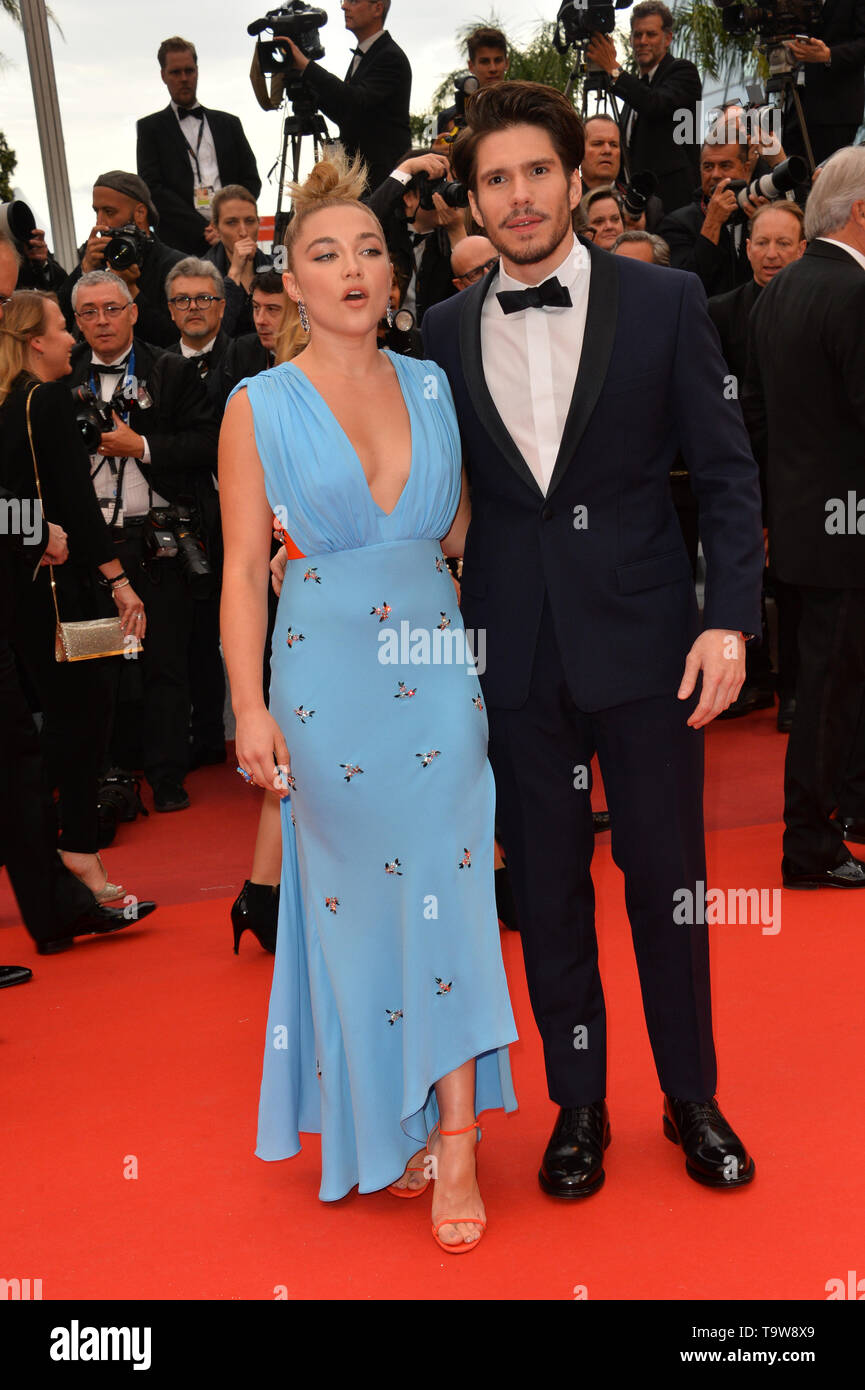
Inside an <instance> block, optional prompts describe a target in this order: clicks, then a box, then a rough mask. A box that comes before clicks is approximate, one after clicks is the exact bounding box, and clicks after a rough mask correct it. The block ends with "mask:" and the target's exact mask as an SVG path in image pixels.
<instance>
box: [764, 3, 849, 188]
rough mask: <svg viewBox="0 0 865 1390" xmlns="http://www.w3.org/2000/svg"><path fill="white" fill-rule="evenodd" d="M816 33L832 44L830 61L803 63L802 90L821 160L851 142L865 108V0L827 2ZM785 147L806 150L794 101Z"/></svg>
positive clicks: (787, 113)
mask: <svg viewBox="0 0 865 1390" xmlns="http://www.w3.org/2000/svg"><path fill="white" fill-rule="evenodd" d="M814 37H815V38H817V39H822V40H823V42H824V43H825V44H827V45H828V46H829V49H830V52H831V56H832V61H831V65H830V66H829V67H828V68H827V67H826V65H825V64H824V63H804V64H803V68H804V72H805V83H804V86H802V87H800V88H799V95H800V97H801V99H802V109H803V111H804V113H805V124H806V125H807V127H808V135H809V137H810V139H811V145H812V148H813V151H814V159H815V161H816V163H817V164H819V163H820V162H821V161H822V160H824V159H826V158H828V156H829V155H830V154H833V153H834V151H835V150H837V149H840V148H841V147H842V146H843V145H851V144H852V143H853V141H854V139H855V137H856V131H857V129H858V128H859V126H860V124H861V122H862V114H863V108H865V0H826V3H825V4H824V6H823V9H822V11H821V14H820V17H819V19H818V21H817V24H816V27H815V30H814ZM782 139H783V144H784V149H785V151H786V153H787V154H788V155H789V154H804V153H805V146H804V143H803V141H802V133H801V131H800V129H799V120H798V117H797V115H796V112H795V108H794V106H793V104H792V101H791V102H789V103H788V107H787V109H786V110H785V112H784V125H783V132H782Z"/></svg>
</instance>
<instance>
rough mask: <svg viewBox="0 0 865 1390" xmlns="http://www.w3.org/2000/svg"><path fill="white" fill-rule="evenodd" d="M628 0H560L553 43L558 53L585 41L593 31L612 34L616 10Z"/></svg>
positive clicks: (587, 40) (629, 2)
mask: <svg viewBox="0 0 865 1390" xmlns="http://www.w3.org/2000/svg"><path fill="white" fill-rule="evenodd" d="M630 4H631V0H582V2H581V3H580V0H562V4H561V5H560V6H559V13H558V14H557V15H556V27H555V29H554V31H553V47H554V48H555V49H556V51H557V52H558V53H567V51H568V49H569V48H575V47H577V46H579V45H580V44H587V43H588V42H589V39H590V38H591V37H592V35H593V34H612V32H613V30H614V29H615V27H616V13H615V12H616V10H625V9H627V8H628V6H629V5H630Z"/></svg>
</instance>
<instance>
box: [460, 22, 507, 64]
mask: <svg viewBox="0 0 865 1390" xmlns="http://www.w3.org/2000/svg"><path fill="white" fill-rule="evenodd" d="M466 44H467V46H468V50H469V59H470V61H471V62H474V60H475V58H476V57H477V56H478V49H479V48H495V49H497V50H498V52H499V53H504V55H505V57H507V56H508V41H507V39H506V38H505V36H504V34H503V33H502V31H501V29H490V28H488V27H486V26H484V25H482V26H481V27H480V28H479V29H473V30H472V32H471V33H470V34H469V36H468V38H467V39H466Z"/></svg>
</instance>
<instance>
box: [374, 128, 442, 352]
mask: <svg viewBox="0 0 865 1390" xmlns="http://www.w3.org/2000/svg"><path fill="white" fill-rule="evenodd" d="M441 179H445V180H447V181H448V182H450V181H451V180H452V175H451V171H450V165H449V163H448V161H447V159H446V157H445V156H444V155H442V154H431V153H422V152H414V153H412V154H410V155H408V156H407V157H406V158H405V159H403V161H402V162H401V163H400V164H398V165H397V167H396V168H395V169H394V170H393V172H392V173H391V174H390V175H389V176H388V178H386V179H385V180H384V182H383V183H382V184H381V185H380V186H379V187H378V188H376V190H375V192H374V193H372V194H371V196H370V197H369V198H368V199H367V202H368V204H369V207H370V209H371V210H372V212H374V213H375V215H376V217H377V218H378V220H379V222H380V223H381V225H382V228H383V230H384V234H385V239H386V241H387V244H388V249H389V250H390V251H391V253H392V254H393V255H394V256H395V257H396V258H397V259H398V260H399V261H400V262H401V263H402V264H404V265H405V266H407V267H408V269H409V272H410V275H409V283H408V289H407V290H406V293H405V296H404V298H403V307H404V308H406V309H408V310H409V311H410V312H411V313H412V314H414V317H415V321H416V323H417V324H418V326H419V325H420V324H421V322H422V321H423V316H424V314H425V313H426V311H427V309H429V308H430V306H431V305H433V304H439V303H440V302H441V301H442V300H443V299H449V298H450V296H451V295H452V294H454V293H455V290H454V285H453V274H452V271H451V251H452V250H453V248H454V247H455V246H458V245H459V243H460V242H461V241H462V240H463V238H464V237H465V235H466V225H465V215H464V207H462V206H460V207H449V206H448V205H447V203H446V202H445V200H444V198H443V197H442V195H441V193H439V192H433V193H432V196H431V198H430V199H426V198H425V197H424V192H423V190H424V185H425V184H426V182H427V180H429V182H430V183H431V184H434V183H436V182H437V181H439V180H441ZM422 198H423V199H424V201H431V202H432V204H433V206H432V207H431V208H424V207H421V199H422Z"/></svg>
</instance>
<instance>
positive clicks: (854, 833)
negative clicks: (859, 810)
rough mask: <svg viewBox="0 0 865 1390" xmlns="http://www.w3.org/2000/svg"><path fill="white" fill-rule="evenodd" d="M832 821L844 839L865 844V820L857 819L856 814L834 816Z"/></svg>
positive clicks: (855, 843) (856, 843) (854, 843)
mask: <svg viewBox="0 0 865 1390" xmlns="http://www.w3.org/2000/svg"><path fill="white" fill-rule="evenodd" d="M832 821H833V824H835V825H837V826H838V829H839V830H840V831H841V836H842V838H843V839H845V840H849V842H850V844H852V845H865V820H857V819H856V817H855V816H833V817H832Z"/></svg>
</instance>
